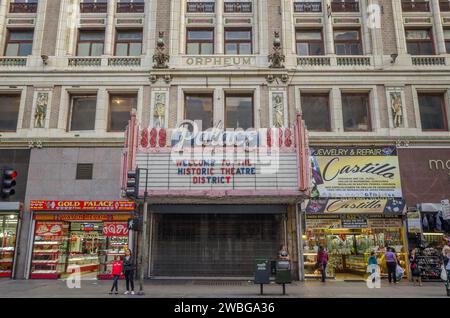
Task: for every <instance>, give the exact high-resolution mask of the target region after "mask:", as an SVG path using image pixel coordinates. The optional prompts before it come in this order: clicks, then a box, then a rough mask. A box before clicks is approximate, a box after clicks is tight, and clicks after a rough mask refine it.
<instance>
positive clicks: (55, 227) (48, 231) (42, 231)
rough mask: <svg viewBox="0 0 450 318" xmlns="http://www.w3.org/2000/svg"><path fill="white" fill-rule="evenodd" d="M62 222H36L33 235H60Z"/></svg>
mask: <svg viewBox="0 0 450 318" xmlns="http://www.w3.org/2000/svg"><path fill="white" fill-rule="evenodd" d="M62 228H63V224H62V223H44V222H39V223H37V224H36V230H35V235H36V236H60V235H62Z"/></svg>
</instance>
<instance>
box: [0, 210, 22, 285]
mask: <svg viewBox="0 0 450 318" xmlns="http://www.w3.org/2000/svg"><path fill="white" fill-rule="evenodd" d="M20 211H21V204H20V203H16V202H0V277H9V278H11V277H13V273H14V261H15V259H16V251H17V234H18V233H19V215H20Z"/></svg>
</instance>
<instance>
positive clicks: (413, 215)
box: [407, 212, 422, 234]
mask: <svg viewBox="0 0 450 318" xmlns="http://www.w3.org/2000/svg"><path fill="white" fill-rule="evenodd" d="M407 219H408V232H409V233H413V234H416V233H421V232H422V222H421V219H420V212H408V214H407Z"/></svg>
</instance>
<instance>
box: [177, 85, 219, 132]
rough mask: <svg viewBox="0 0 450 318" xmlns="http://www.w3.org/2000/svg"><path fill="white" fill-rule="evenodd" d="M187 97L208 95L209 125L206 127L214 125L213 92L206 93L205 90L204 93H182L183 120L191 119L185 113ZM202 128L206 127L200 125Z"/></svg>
mask: <svg viewBox="0 0 450 318" xmlns="http://www.w3.org/2000/svg"><path fill="white" fill-rule="evenodd" d="M188 97H208V98H211V125H210V127H208V128H211V127H214V93H213V92H211V93H207V92H204V93H201V92H198V93H197V92H185V93H184V105H183V120H192V119H187V116H186V115H187V113H186V110H187V107H186V106H187V99H188ZM194 121H195V119H194ZM202 128H203V130H206V129H208V128H205V126H203V127H202Z"/></svg>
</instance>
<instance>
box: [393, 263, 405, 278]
mask: <svg viewBox="0 0 450 318" xmlns="http://www.w3.org/2000/svg"><path fill="white" fill-rule="evenodd" d="M404 273H405V270H404V269H403V268H401V267H400V266H398V265H397V268H396V270H395V276H396V277H397V280H400V279H402V278H403V274H404Z"/></svg>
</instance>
